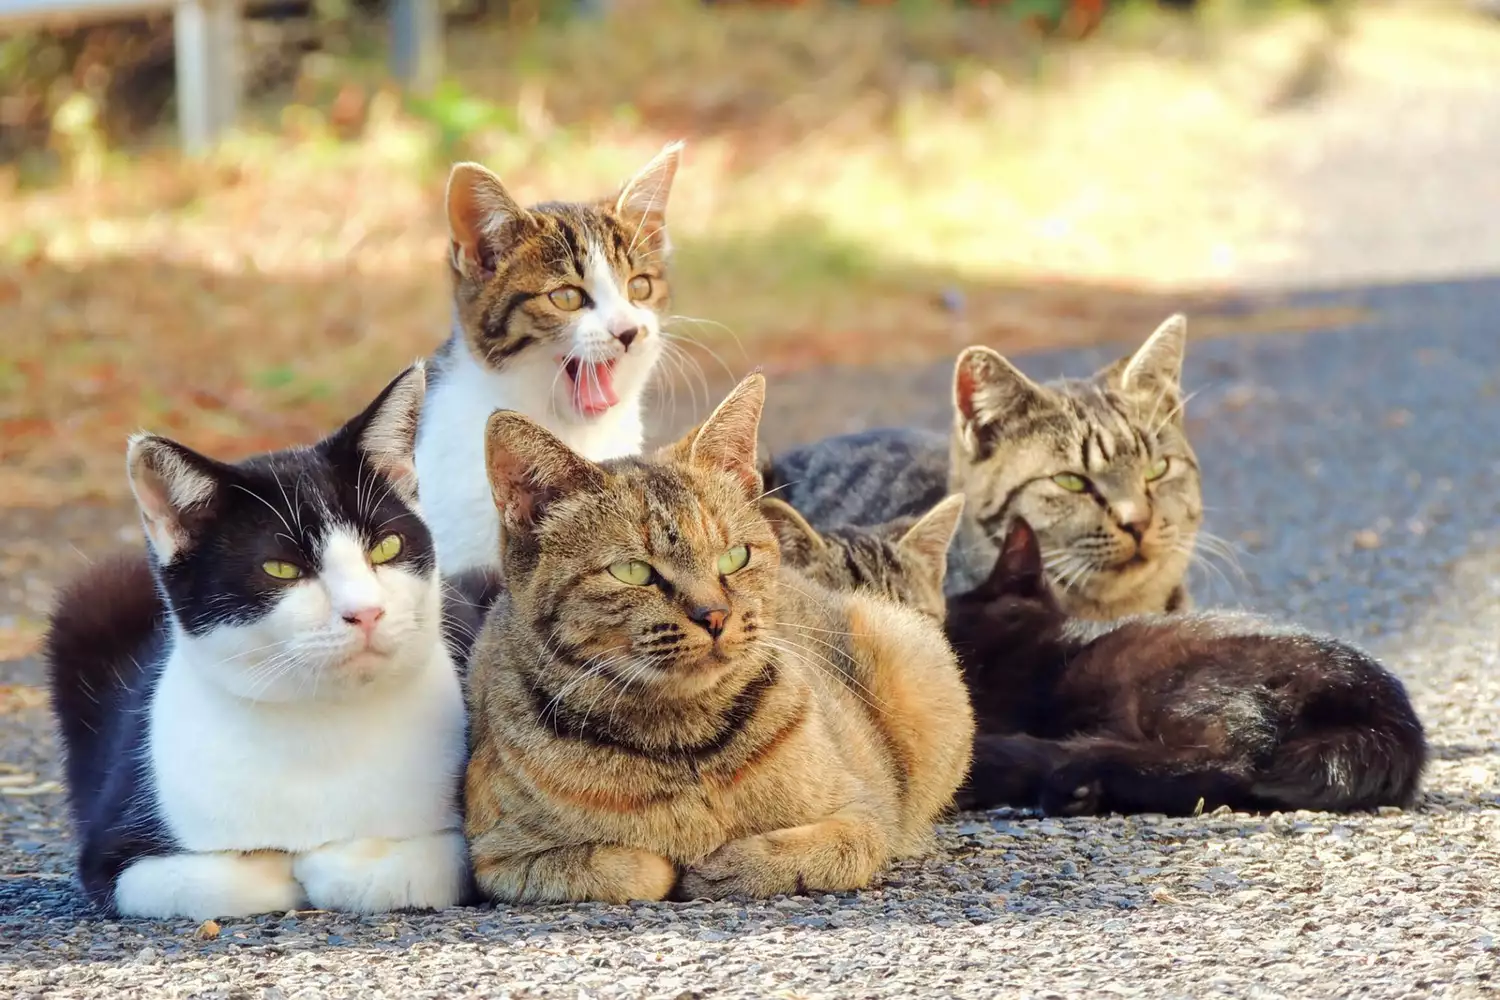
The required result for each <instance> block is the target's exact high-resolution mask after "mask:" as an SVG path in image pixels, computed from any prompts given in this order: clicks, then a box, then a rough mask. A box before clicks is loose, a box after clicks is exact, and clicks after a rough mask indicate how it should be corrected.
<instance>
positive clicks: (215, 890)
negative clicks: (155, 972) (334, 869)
mask: <svg viewBox="0 0 1500 1000" xmlns="http://www.w3.org/2000/svg"><path fill="white" fill-rule="evenodd" d="M304 902H305V898H304V897H303V895H302V886H300V885H298V884H297V880H296V879H295V878H293V877H292V858H291V855H288V854H282V853H281V852H279V851H256V852H255V853H253V854H240V853H238V852H234V851H226V852H223V853H215V854H171V855H167V856H165V857H159V858H141V859H140V860H139V861H135V862H133V863H131V865H130V866H129V867H128V868H126V869H125V870H124V871H123V872H121V873H120V877H119V878H117V879H116V880H115V909H117V910H119V911H120V913H121V914H122V915H124V916H128V917H156V918H158V919H166V918H169V917H191V918H192V919H194V920H207V919H208V918H209V917H249V916H253V915H255V914H257V913H276V912H282V911H286V910H294V909H296V908H297V907H299V906H301V905H302V904H303V903H304Z"/></svg>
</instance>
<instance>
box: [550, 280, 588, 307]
mask: <svg viewBox="0 0 1500 1000" xmlns="http://www.w3.org/2000/svg"><path fill="white" fill-rule="evenodd" d="M547 298H549V299H551V300H552V304H553V305H555V306H557V308H559V309H561V310H562V311H563V312H577V311H578V310H580V309H582V308H583V289H581V288H575V287H573V286H572V285H564V286H563V287H561V288H556V289H553V290H552V291H550V292H548V293H547Z"/></svg>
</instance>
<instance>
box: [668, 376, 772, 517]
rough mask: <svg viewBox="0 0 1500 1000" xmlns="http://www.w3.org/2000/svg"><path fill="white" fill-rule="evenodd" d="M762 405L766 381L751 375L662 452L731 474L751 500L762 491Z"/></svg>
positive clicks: (764, 401)
mask: <svg viewBox="0 0 1500 1000" xmlns="http://www.w3.org/2000/svg"><path fill="white" fill-rule="evenodd" d="M765 405H766V377H765V376H764V375H762V374H761V373H760V372H758V371H755V372H751V373H750V374H749V375H747V376H745V378H744V379H743V380H742V381H741V382H740V384H739V385H737V386H735V387H734V391H732V392H731V393H730V394H729V395H728V396H726V397H725V398H724V402H722V403H720V404H719V405H718V408H717V409H715V410H714V412H713V413H712V414H710V415H709V418H708V419H707V420H705V421H703V423H702V424H700V425H698V427H697V428H695V429H694V430H693V431H692V432H690V433H689V434H688V435H687V436H686V437H684V438H683V439H682V440H680V441H678V442H677V443H676V444H674V445H670V446H668V447H667V448H666V449H665V451H666V452H667V453H668V454H669V455H670V456H671V457H673V458H675V459H676V460H677V461H680V462H686V463H687V464H689V465H696V466H699V467H700V468H708V469H714V470H717V471H720V472H728V473H730V474H732V475H733V476H734V477H735V478H737V479H738V480H739V481H740V484H741V486H742V487H743V488H744V491H745V499H747V500H751V499H754V498H755V497H758V496H759V495H760V492H761V489H762V486H761V482H762V480H761V478H760V465H759V462H758V461H757V457H758V452H757V450H756V440H757V437H758V435H759V433H760V414H761V411H762V410H763V409H765Z"/></svg>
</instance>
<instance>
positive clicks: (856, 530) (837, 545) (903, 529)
mask: <svg viewBox="0 0 1500 1000" xmlns="http://www.w3.org/2000/svg"><path fill="white" fill-rule="evenodd" d="M963 509H964V498H963V496H961V495H960V494H957V493H955V494H953V495H951V496H948V497H946V498H944V499H943V500H942V501H941V502H940V503H938V505H937V506H936V507H934V508H932V510H930V511H927V512H926V513H924V514H922V516H921V517H898V518H896V519H894V520H892V521H887V522H886V523H885V524H880V525H874V526H872V527H853V526H850V525H841V526H839V527H835V528H830V529H829V530H828V531H827V532H819V531H818V530H817V529H815V528H814V527H813V526H812V525H810V524H808V523H807V520H806V518H804V517H803V516H802V515H801V514H799V513H798V512H797V509H796V508H795V507H793V506H792V505H791V504H789V503H787V502H785V501H783V500H778V499H777V498H776V497H762V498H761V499H760V512H761V514H762V515H763V516H764V517H765V519H766V521H768V522H769V523H770V525H771V530H772V531H774V532H776V540H777V544H778V545H780V546H781V561H782V563H783V564H784V565H787V566H793V567H796V568H797V569H798V570H799V571H801V573H802V575H803V576H805V577H807V578H808V579H810V580H812V581H814V582H816V583H820V584H822V585H823V586H825V587H827V588H828V589H829V590H841V591H851V590H868V591H872V592H874V593H876V594H879V595H880V596H882V597H888V598H890V599H891V600H893V601H896V602H897V603H899V604H905V605H906V606H907V607H909V608H912V609H914V610H916V611H920V612H921V613H922V614H924V615H926V616H927V617H929V618H931V619H933V620H934V621H937V622H938V623H939V624H941V623H942V621H943V616H944V615H946V614H947V613H948V602H947V600H946V599H945V598H944V596H943V579H944V577H945V576H946V574H947V567H948V549H949V547H950V546H951V545H952V543H953V532H954V530H955V529H956V528H957V527H958V519H959V517H960V515H962V513H963Z"/></svg>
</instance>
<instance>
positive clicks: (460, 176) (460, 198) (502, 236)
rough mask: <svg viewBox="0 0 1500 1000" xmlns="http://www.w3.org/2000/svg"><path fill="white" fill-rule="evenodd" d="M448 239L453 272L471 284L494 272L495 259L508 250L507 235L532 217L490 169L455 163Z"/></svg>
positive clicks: (450, 176)
mask: <svg viewBox="0 0 1500 1000" xmlns="http://www.w3.org/2000/svg"><path fill="white" fill-rule="evenodd" d="M446 201H447V205H448V239H449V252H450V255H451V259H452V261H453V267H454V270H456V271H458V273H459V274H461V275H463V276H464V277H465V278H468V279H470V280H472V281H484V280H486V279H488V278H489V277H490V276H491V275H493V274H494V273H495V258H496V257H497V256H499V255H501V254H502V253H504V251H505V249H506V235H507V232H508V231H510V230H512V229H513V228H514V227H515V226H517V225H523V226H524V225H529V224H530V222H531V216H530V215H529V214H528V213H527V212H526V210H525V209H524V208H522V207H521V206H520V204H518V203H517V202H516V200H515V199H514V198H512V197H511V196H510V192H508V191H506V190H505V185H504V184H501V183H500V178H499V177H496V176H495V174H494V172H493V171H491V170H490V169H489V168H487V167H484V166H481V165H480V164H478V163H455V164H454V165H453V169H452V171H450V172H449V174H448V193H447V197H446Z"/></svg>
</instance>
